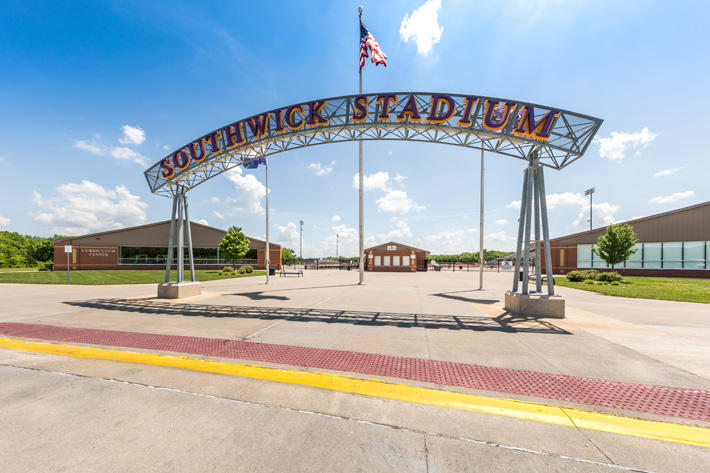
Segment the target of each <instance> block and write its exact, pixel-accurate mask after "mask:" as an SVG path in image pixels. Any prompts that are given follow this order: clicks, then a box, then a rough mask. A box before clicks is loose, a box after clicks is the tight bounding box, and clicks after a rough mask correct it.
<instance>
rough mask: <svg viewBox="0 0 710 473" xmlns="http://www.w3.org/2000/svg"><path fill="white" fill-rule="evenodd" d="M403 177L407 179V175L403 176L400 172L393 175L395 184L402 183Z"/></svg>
mask: <svg viewBox="0 0 710 473" xmlns="http://www.w3.org/2000/svg"><path fill="white" fill-rule="evenodd" d="M405 179H407V176H403V175H401V174H397V175H396V176H394V180H395V182H396V183H397V184H401V183H403V182H404V181H405Z"/></svg>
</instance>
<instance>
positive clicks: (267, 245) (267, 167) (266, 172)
mask: <svg viewBox="0 0 710 473" xmlns="http://www.w3.org/2000/svg"><path fill="white" fill-rule="evenodd" d="M264 169H265V181H266V258H265V261H266V284H269V161H268V158H266V157H264Z"/></svg>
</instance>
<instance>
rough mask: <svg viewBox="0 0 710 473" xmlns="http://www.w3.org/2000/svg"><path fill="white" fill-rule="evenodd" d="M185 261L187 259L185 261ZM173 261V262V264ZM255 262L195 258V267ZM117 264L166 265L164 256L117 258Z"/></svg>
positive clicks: (254, 263)
mask: <svg viewBox="0 0 710 473" xmlns="http://www.w3.org/2000/svg"><path fill="white" fill-rule="evenodd" d="M186 261H187V259H186ZM175 263H176V262H175V260H173V264H175ZM256 263H257V260H256V259H238V260H236V261H232V260H225V259H224V258H195V266H199V265H204V266H207V265H213V266H218V265H224V266H244V265H251V266H254V265H256ZM118 264H129V265H144V264H160V265H164V264H166V261H165V256H156V257H148V256H136V257H134V258H119V259H118Z"/></svg>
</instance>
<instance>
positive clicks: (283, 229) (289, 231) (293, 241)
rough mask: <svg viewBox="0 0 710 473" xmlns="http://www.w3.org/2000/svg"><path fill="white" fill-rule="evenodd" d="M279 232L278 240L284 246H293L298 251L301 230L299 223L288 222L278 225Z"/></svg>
mask: <svg viewBox="0 0 710 473" xmlns="http://www.w3.org/2000/svg"><path fill="white" fill-rule="evenodd" d="M276 229H277V230H278V234H277V235H276V241H277V242H279V243H280V244H281V245H282V246H285V247H288V248H293V249H294V250H295V251H296V252H298V248H299V238H300V232H299V228H298V225H297V224H296V223H294V222H288V223H287V224H286V225H276Z"/></svg>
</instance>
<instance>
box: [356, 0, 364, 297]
mask: <svg viewBox="0 0 710 473" xmlns="http://www.w3.org/2000/svg"><path fill="white" fill-rule="evenodd" d="M357 11H358V13H360V23H362V7H358V9H357ZM359 62H360V61H359V59H358V64H359ZM360 95H362V67H360ZM358 147H359V151H360V171H359V178H360V184H359V186H358V190H359V194H360V200H359V204H360V222H359V227H360V243H359V250H360V253H359V254H360V264H359V265H358V269H359V272H360V281H359V282H358V284H365V237H364V216H363V207H364V206H363V193H364V177H363V172H362V171H363V170H362V135H360V140H359V142H358Z"/></svg>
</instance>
